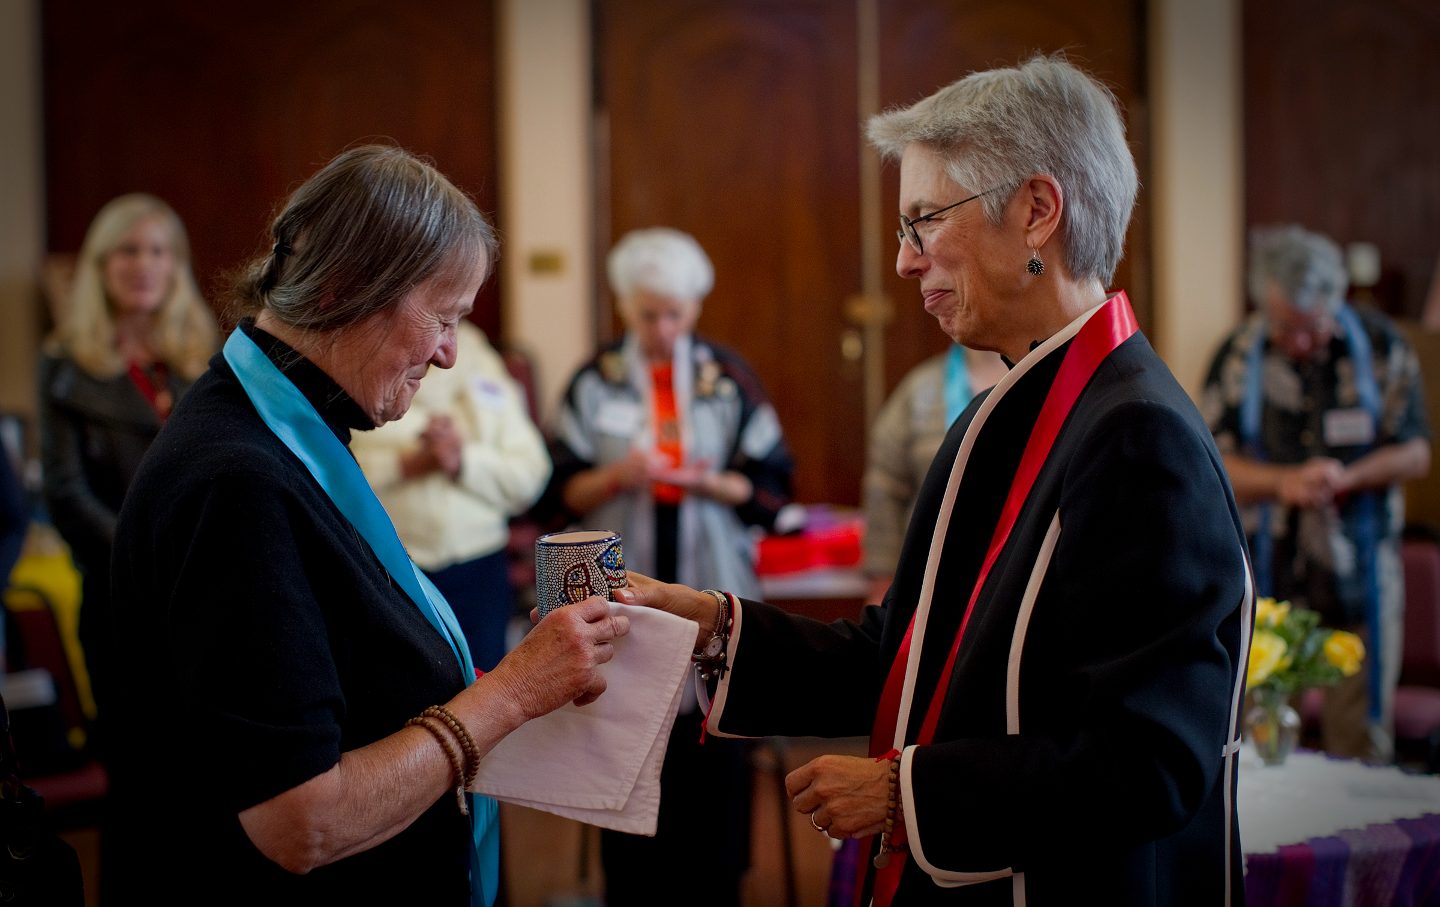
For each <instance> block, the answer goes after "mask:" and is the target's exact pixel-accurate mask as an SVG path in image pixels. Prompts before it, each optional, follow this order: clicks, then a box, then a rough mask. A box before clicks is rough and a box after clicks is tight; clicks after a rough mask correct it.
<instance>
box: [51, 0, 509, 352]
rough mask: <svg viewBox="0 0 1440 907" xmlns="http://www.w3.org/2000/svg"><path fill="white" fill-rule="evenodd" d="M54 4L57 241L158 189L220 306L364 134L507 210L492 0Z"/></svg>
mask: <svg viewBox="0 0 1440 907" xmlns="http://www.w3.org/2000/svg"><path fill="white" fill-rule="evenodd" d="M42 17H43V22H42V34H43V37H42V40H43V53H44V70H45V104H44V111H45V168H46V206H47V214H48V217H49V227H48V243H49V249H50V251H51V252H74V251H76V250H78V249H79V248H80V243H81V241H82V240H83V239H84V235H85V229H86V227H87V226H88V224H89V222H90V219H91V218H92V217H93V216H94V214H95V212H96V211H97V210H99V208H100V206H101V205H103V204H104V203H105V202H106V201H108V200H110V199H111V198H113V197H114V196H116V195H119V194H121V193H125V192H135V191H146V192H151V193H154V194H155V195H158V196H160V197H161V198H164V199H165V200H166V201H168V202H169V203H170V204H171V205H172V206H174V208H175V209H176V211H178V212H179V214H180V216H181V218H182V219H183V220H184V221H185V224H186V227H187V229H188V230H189V233H190V240H191V244H192V246H193V247H194V248H193V252H194V259H195V267H196V276H197V277H198V278H199V280H200V284H201V287H202V288H203V289H204V290H206V292H207V294H208V295H209V298H210V299H211V300H212V301H215V302H219V301H220V300H219V294H218V291H219V287H220V286H221V284H222V280H221V275H222V274H223V272H225V271H226V270H228V269H232V268H234V267H236V266H238V265H240V264H242V263H243V262H245V261H246V260H247V259H248V258H249V257H250V256H251V255H253V254H254V253H255V252H257V251H258V250H259V249H260V248H261V247H262V246H264V245H265V230H266V227H267V226H268V224H269V221H270V219H271V216H272V213H273V210H274V208H275V206H276V205H277V204H278V203H279V202H280V201H281V200H282V199H283V197H284V196H285V195H286V194H287V193H288V192H289V191H290V190H291V189H293V188H294V187H295V186H297V185H298V184H299V183H300V181H301V180H303V179H304V178H305V177H307V176H309V175H310V174H311V173H313V172H314V171H315V170H316V169H318V168H319V167H320V165H322V164H324V163H325V162H326V161H327V160H329V159H330V158H331V157H333V156H334V155H335V154H336V153H338V152H340V151H342V150H344V149H345V148H347V147H350V146H352V145H355V144H359V143H362V142H364V141H375V140H385V141H390V142H394V143H398V144H399V145H401V146H403V147H405V148H408V149H409V150H411V151H414V152H417V153H420V154H423V155H426V156H428V157H430V158H431V159H433V160H434V162H435V163H436V165H437V166H438V167H439V168H440V170H442V171H443V172H444V173H446V174H447V175H448V176H449V177H450V178H451V179H452V180H453V181H454V182H455V183H456V184H457V185H459V186H460V187H461V188H463V189H465V190H467V191H468V192H470V193H472V195H474V197H475V198H476V200H477V202H478V203H479V205H480V207H481V208H482V209H483V210H485V211H487V212H494V211H495V207H496V197H497V193H498V187H497V185H496V179H495V173H496V168H495V138H494V131H493V129H494V122H495V99H494V91H493V85H494V70H495V64H494V52H493V47H494V27H493V22H492V20H493V14H492V4H491V3H490V2H474V0H430V2H426V3H403V2H393V0H390V2H384V0H369V2H351V0H310V2H305V3H294V2H285V0H249V2H246V3H202V4H196V3H192V2H189V0H142V2H138V3H114V4H111V3H91V2H86V0H47V2H46V3H45V4H43V9H42ZM498 300H499V296H498V289H497V288H496V282H495V281H494V280H493V279H492V280H491V281H490V282H489V284H488V285H487V288H486V290H485V292H484V293H483V294H482V299H481V300H480V302H479V303H478V304H477V306H476V309H477V312H476V315H475V320H476V322H477V323H478V324H480V325H481V327H482V328H484V329H485V330H486V331H488V332H490V333H491V335H492V336H496V335H498V328H499V318H500V314H499V313H500V307H499V302H498Z"/></svg>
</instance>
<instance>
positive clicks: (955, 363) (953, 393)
mask: <svg viewBox="0 0 1440 907" xmlns="http://www.w3.org/2000/svg"><path fill="white" fill-rule="evenodd" d="M974 396H975V390H974V388H973V387H971V386H970V373H969V372H968V371H966V369H965V347H963V346H961V345H960V344H958V343H952V344H950V352H949V353H947V354H945V427H946V428H949V427H950V426H951V425H954V424H955V420H956V419H958V418H960V414H961V413H963V412H965V407H966V406H968V405H969V404H970V400H971V398H973V397H974Z"/></svg>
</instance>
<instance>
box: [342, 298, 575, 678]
mask: <svg viewBox="0 0 1440 907" xmlns="http://www.w3.org/2000/svg"><path fill="white" fill-rule="evenodd" d="M455 339H456V345H455V367H454V368H450V369H443V370H432V371H431V372H430V373H429V374H428V375H426V376H425V380H424V381H422V382H421V383H420V389H419V390H418V391H416V393H415V399H414V401H413V402H412V403H411V406H410V411H409V412H407V413H406V414H405V416H404V418H402V419H397V420H395V421H394V422H387V423H386V424H384V425H382V426H380V427H379V428H376V429H375V430H374V431H367V432H360V433H358V434H356V435H355V438H354V441H353V443H352V444H351V450H353V451H354V453H355V459H356V460H358V461H359V463H360V468H361V469H363V470H364V471H365V476H366V478H368V479H369V480H370V484H371V486H372V487H373V488H374V489H375V494H376V495H377V496H378V497H379V498H380V503H381V504H383V505H384V506H385V511H386V513H388V514H390V519H392V520H393V521H394V522H395V529H396V531H398V532H399V533H400V539H401V541H403V542H404V543H405V547H406V548H407V549H409V551H410V556H411V557H412V558H413V559H414V560H415V563H417V564H419V565H420V567H421V569H423V570H424V571H425V573H426V575H428V576H429V577H430V580H431V582H433V583H434V584H435V586H436V588H438V589H439V590H440V591H441V593H443V594H444V596H445V599H446V601H448V602H450V605H451V607H453V608H454V609H455V617H456V619H458V620H459V621H460V628H461V629H462V630H464V631H465V638H466V639H467V640H468V641H469V643H470V655H471V657H472V658H473V659H474V661H475V666H476V667H477V668H479V669H480V670H482V671H489V670H491V669H492V668H494V667H495V665H497V664H499V663H500V659H501V657H502V656H504V654H505V628H506V625H507V624H508V623H509V620H510V617H511V616H512V614H513V612H514V607H515V590H514V589H512V588H511V584H510V571H509V567H510V565H509V559H508V556H507V552H506V543H507V542H508V541H509V538H510V528H509V519H510V517H512V516H514V515H516V514H518V513H521V512H522V511H524V510H525V509H526V508H528V507H529V506H530V505H531V504H533V503H535V500H536V498H538V497H539V496H540V492H541V491H543V490H544V488H545V482H546V480H547V479H549V478H550V455H549V454H548V453H547V452H546V450H545V440H544V439H543V438H542V437H541V436H540V431H539V429H537V428H536V427H535V423H533V422H531V421H530V414H529V412H528V410H527V408H526V400H525V393H524V391H522V390H521V389H520V387H519V385H517V384H516V383H515V382H514V381H513V380H512V379H511V377H510V374H509V372H508V371H507V370H506V368H505V363H504V361H503V360H502V359H501V358H500V354H499V353H497V352H496V351H495V350H494V348H493V347H491V346H490V343H489V342H488V341H487V340H486V339H485V334H484V333H483V332H482V331H481V330H480V329H479V328H478V327H476V326H475V325H474V324H472V323H471V322H469V321H461V322H460V323H459V324H458V325H457V326H456V331H455Z"/></svg>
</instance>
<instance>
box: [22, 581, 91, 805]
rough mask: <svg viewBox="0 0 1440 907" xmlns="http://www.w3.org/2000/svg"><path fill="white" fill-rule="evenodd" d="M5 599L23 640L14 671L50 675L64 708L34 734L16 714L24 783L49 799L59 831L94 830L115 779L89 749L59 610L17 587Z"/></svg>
mask: <svg viewBox="0 0 1440 907" xmlns="http://www.w3.org/2000/svg"><path fill="white" fill-rule="evenodd" d="M4 593H5V594H4V599H5V610H6V611H7V612H8V617H9V623H8V625H9V627H10V629H11V631H12V632H14V633H15V634H16V636H17V637H18V639H16V640H14V641H13V643H14V644H13V645H12V646H11V648H12V649H13V651H14V654H15V662H16V663H15V664H13V665H11V666H10V667H11V668H13V669H16V670H20V669H28V668H40V669H43V670H44V671H46V672H48V673H49V675H50V677H51V679H52V680H53V681H54V684H55V694H56V705H58V707H59V709H58V716H55V718H54V720H53V721H50V720H37V721H35V722H30V723H29V727H28V728H27V727H26V725H27V721H26V717H27V716H24V715H23V714H21V712H20V711H17V710H15V709H13V708H12V710H11V714H10V717H11V732H12V734H13V735H14V737H15V746H16V749H17V751H18V753H19V756H20V768H21V772H22V775H23V777H24V781H25V783H26V784H27V785H29V786H30V787H32V788H34V789H35V791H36V792H37V793H39V794H40V796H41V797H43V798H44V799H45V812H46V814H47V815H48V816H49V817H50V821H51V822H52V823H53V824H54V826H55V827H56V828H59V829H65V828H76V827H82V826H87V825H93V824H95V822H96V820H97V818H98V815H99V811H100V808H101V806H102V805H103V803H104V800H105V795H106V793H107V792H108V791H109V787H110V783H109V777H108V776H107V775H106V773H105V768H104V767H103V766H102V765H101V764H100V763H99V762H98V761H97V760H96V759H95V758H94V757H93V756H92V755H91V754H90V752H89V751H88V749H87V748H86V746H85V735H86V732H87V730H88V727H89V722H88V720H87V718H86V716H85V710H84V708H83V707H82V706H81V704H80V694H79V690H78V687H77V686H76V683H75V674H74V671H73V670H72V669H71V667H70V658H69V656H68V655H67V654H66V652H65V644H64V640H63V638H62V636H61V634H60V625H59V623H58V621H57V620H56V618H55V610H54V606H53V605H51V603H50V600H49V599H48V598H47V597H46V596H45V594H44V593H43V592H41V591H40V590H39V589H33V588H29V587H18V586H11V587H9V588H7V589H5V590H4ZM37 717H42V719H45V718H48V716H37ZM54 724H59V725H61V726H60V727H54V726H53V725H54ZM27 730H29V731H30V735H29V739H27V734H26V733H25V732H26V731H27ZM27 752H29V753H31V754H32V756H33V757H34V761H35V762H37V763H38V764H36V765H35V766H34V767H33V768H30V767H27V756H26V754H27Z"/></svg>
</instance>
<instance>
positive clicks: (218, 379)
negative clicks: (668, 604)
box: [115, 146, 628, 907]
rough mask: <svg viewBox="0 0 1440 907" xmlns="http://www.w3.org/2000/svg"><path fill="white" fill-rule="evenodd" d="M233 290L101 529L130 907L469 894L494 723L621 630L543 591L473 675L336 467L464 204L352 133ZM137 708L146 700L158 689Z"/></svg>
mask: <svg viewBox="0 0 1440 907" xmlns="http://www.w3.org/2000/svg"><path fill="white" fill-rule="evenodd" d="M271 243H272V245H271V248H269V249H268V250H266V251H265V253H264V254H263V255H261V256H260V257H259V258H257V259H256V261H255V262H254V263H253V264H252V266H251V267H250V268H248V269H247V270H246V272H245V273H244V275H243V276H242V277H241V278H240V279H239V281H238V284H237V295H238V296H239V302H240V304H241V305H242V307H243V308H244V309H246V310H248V311H249V312H250V313H252V314H253V319H252V318H247V319H246V320H244V321H242V322H241V323H240V325H239V327H238V328H237V329H236V331H235V332H234V333H233V334H232V335H231V336H230V339H229V340H228V341H227V343H226V344H225V348H224V350H223V351H222V353H221V354H220V355H219V356H216V357H215V358H214V359H213V360H212V361H211V363H210V370H209V371H208V372H207V373H206V374H205V375H204V376H202V377H201V378H200V380H199V381H198V382H197V383H196V385H195V387H194V389H193V391H192V393H191V395H190V396H188V397H187V398H186V400H185V401H184V403H183V404H182V405H181V406H180V407H179V408H178V409H177V411H176V413H175V415H174V418H172V419H171V420H170V422H169V423H168V424H167V426H166V428H165V430H164V431H163V432H162V433H161V434H160V437H159V438H158V439H157V441H156V443H155V445H154V447H153V448H152V450H151V456H150V457H149V458H148V459H147V460H146V461H145V464H144V465H143V466H142V468H141V470H140V473H139V475H138V476H137V477H136V480H135V484H134V486H133V487H132V489H131V493H130V495H129V497H128V498H127V500H126V503H125V507H124V510H123V512H122V513H121V516H120V524H119V528H118V529H117V538H116V561H115V563H116V564H117V565H118V569H117V570H116V573H115V592H116V602H115V620H116V626H117V628H118V635H119V639H120V645H119V648H120V650H121V651H123V652H125V657H126V666H127V667H126V670H125V671H124V673H123V675H122V677H121V678H120V682H119V684H118V685H119V687H120V694H119V699H120V706H121V714H122V720H123V724H124V725H125V726H126V728H128V729H129V733H130V734H131V735H133V736H131V737H130V738H129V739H128V740H126V741H124V743H123V745H122V746H120V747H119V749H121V750H122V751H123V753H124V754H125V755H126V758H125V760H124V762H123V763H121V764H120V765H119V767H118V769H117V772H116V774H115V795H116V798H117V804H118V806H119V809H117V812H118V813H119V814H120V815H122V816H123V817H124V818H125V820H126V821H127V822H128V823H131V825H132V827H130V828H127V829H122V830H121V831H122V833H124V834H128V835H131V836H132V837H133V838H134V839H135V840H142V841H144V842H145V843H146V845H147V847H148V848H149V853H150V854H151V855H155V854H160V855H163V856H162V857H160V858H159V859H162V860H163V861H164V862H163V865H151V866H150V868H149V871H147V872H146V874H145V877H144V879H143V880H142V881H143V885H144V887H143V890H142V889H140V888H136V889H135V890H133V891H127V892H125V894H128V895H129V899H130V900H133V901H134V902H136V903H140V902H143V903H147V904H199V903H204V904H232V903H233V904H266V903H286V904H289V903H314V904H331V903H337V904H338V903H401V902H406V903H411V902H414V903H424V904H451V905H456V907H460V905H470V904H489V903H491V902H493V901H494V899H495V896H496V891H497V884H498V872H499V867H498V843H499V841H498V829H497V828H496V807H495V804H494V802H493V801H491V800H488V799H487V798H484V797H478V796H474V795H471V794H468V793H467V792H466V788H468V787H469V784H470V782H471V781H472V780H473V779H474V777H475V774H476V771H477V769H478V765H479V761H480V760H481V759H482V758H483V757H484V756H485V754H486V753H487V752H489V751H490V750H491V749H492V748H493V747H494V746H495V745H496V744H497V743H498V742H499V741H500V740H501V739H502V738H504V737H505V736H506V735H507V734H508V733H510V732H511V731H513V730H514V729H516V728H517V727H519V726H520V725H521V724H523V723H524V722H526V721H528V720H529V719H531V718H534V717H537V716H540V715H543V714H546V713H547V712H550V711H552V710H553V709H555V708H558V707H559V706H561V705H564V704H565V703H567V702H571V701H575V702H578V703H581V704H584V703H585V702H588V701H591V700H593V699H594V698H595V697H597V696H599V695H600V694H601V692H603V690H604V687H605V681H604V678H603V676H601V675H600V674H599V673H598V672H597V670H596V668H597V666H598V665H599V664H601V663H603V662H605V661H608V660H609V659H610V657H611V654H612V651H613V649H612V641H613V640H614V639H615V638H616V637H617V636H621V635H623V634H624V633H626V632H627V631H628V622H627V621H626V618H624V617H623V616H613V617H612V616H611V614H610V609H609V607H608V605H607V603H606V602H605V601H604V600H603V599H599V598H591V599H587V600H586V601H585V602H582V603H580V604H579V605H577V606H574V607H570V608H563V609H561V610H560V611H559V612H557V613H556V614H554V615H552V616H551V617H550V619H549V620H546V621H544V622H543V623H541V624H540V625H539V626H538V627H536V628H535V630H534V631H532V632H531V633H530V634H529V635H528V636H527V637H526V638H525V639H524V641H523V642H522V643H521V644H520V645H519V646H518V647H517V648H516V649H515V650H514V651H513V652H511V653H510V654H509V655H508V656H506V657H505V658H504V659H502V660H501V662H500V663H499V665H498V666H496V667H495V669H494V670H493V671H491V672H489V673H488V674H484V676H482V677H479V678H478V679H477V678H476V673H477V672H476V671H475V669H474V667H473V666H472V663H471V660H470V653H469V647H468V645H467V642H466V639H465V637H464V634H463V633H462V632H461V631H460V628H459V625H458V624H457V622H456V620H455V617H454V614H453V612H452V611H451V609H450V607H449V605H448V603H447V602H446V601H445V599H444V597H443V596H442V595H440V594H439V593H438V591H436V590H435V588H434V587H433V585H431V584H430V583H429V582H428V581H427V580H426V579H425V577H424V575H423V574H422V573H421V572H420V570H419V569H418V568H417V567H415V565H414V564H413V563H412V562H411V560H410V558H409V556H408V555H407V553H406V551H405V549H404V546H403V545H402V544H401V543H400V540H399V538H398V537H397V536H396V533H395V529H394V527H393V525H391V523H390V521H389V518H388V517H387V516H386V514H385V511H384V510H383V508H381V506H380V504H379V502H378V500H376V498H375V495H374V493H373V492H372V491H371V490H370V487H369V485H368V484H367V483H366V481H365V478H364V476H363V475H362V474H361V473H360V470H359V467H358V466H357V465H356V463H355V460H354V458H353V457H352V455H351V453H350V450H349V447H348V442H349V440H350V437H351V432H353V431H365V430H367V429H370V428H373V427H375V426H377V425H381V424H384V423H386V422H389V421H392V420H395V419H398V418H399V417H400V416H402V415H403V414H404V413H405V411H406V409H408V408H409V406H410V402H411V400H412V398H413V397H414V394H415V392H416V390H417V388H418V387H419V384H420V379H421V378H423V377H424V376H425V373H426V372H427V371H428V370H429V368H430V367H431V366H435V367H438V368H450V367H451V366H452V365H453V364H454V362H455V350H456V339H455V333H456V326H457V324H458V323H459V321H460V320H461V319H462V318H464V317H465V315H466V314H467V313H468V312H469V311H470V308H471V306H472V305H473V303H474V299H475V296H476V293H478V292H479V289H480V286H481V284H482V283H483V282H484V280H485V279H486V277H487V276H488V275H489V274H490V272H491V270H492V269H493V266H494V262H495V253H496V245H495V238H494V233H493V231H492V230H491V228H490V226H489V224H487V223H486V222H485V219H484V218H483V217H482V216H481V215H480V212H479V211H478V210H477V209H476V208H475V205H474V203H473V202H472V201H471V200H470V199H469V198H468V197H466V196H465V194H464V193H462V192H461V191H460V190H459V189H457V188H456V187H455V186H453V185H452V184H451V183H450V182H449V181H448V180H446V179H445V178H444V177H443V176H441V175H440V173H439V172H438V171H436V170H435V169H434V168H433V167H431V166H430V165H429V164H427V163H425V162H423V161H421V160H419V159H418V158H416V157H414V156H413V155H411V154H409V153H407V152H405V151H402V150H400V149H398V148H391V147H384V146H364V147H359V148H354V149H352V150H350V151H347V152H345V153H344V154H341V155H340V156H339V157H337V158H336V159H335V160H333V161H331V162H330V163H329V164H328V165H326V166H325V167H324V168H323V169H321V170H320V171H319V173H317V174H316V175H315V176H313V177H311V179H310V180H308V181H307V182H306V183H305V184H304V185H302V186H301V187H300V188H299V189H298V190H296V192H295V193H294V195H292V196H291V197H290V200H289V201H288V202H287V204H286V205H285V206H284V208H283V210H282V211H281V213H280V214H279V216H278V217H277V218H276V219H275V221H274V224H273V226H272V228H271ZM159 697H163V699H160V698H159Z"/></svg>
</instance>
